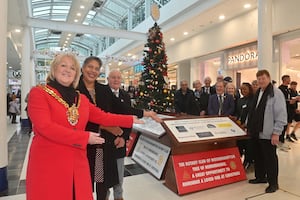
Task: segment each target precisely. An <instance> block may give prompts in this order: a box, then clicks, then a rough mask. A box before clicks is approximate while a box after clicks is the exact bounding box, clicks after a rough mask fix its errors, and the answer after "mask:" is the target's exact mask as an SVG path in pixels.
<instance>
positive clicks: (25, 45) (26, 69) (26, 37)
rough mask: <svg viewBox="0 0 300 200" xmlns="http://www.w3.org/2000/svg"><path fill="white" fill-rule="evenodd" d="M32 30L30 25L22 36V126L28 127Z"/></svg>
mask: <svg viewBox="0 0 300 200" xmlns="http://www.w3.org/2000/svg"><path fill="white" fill-rule="evenodd" d="M30 52H31V49H30V30H29V27H25V28H24V29H23V38H22V58H21V60H22V64H21V71H22V75H21V118H22V121H21V126H22V127H28V119H27V114H26V111H25V108H26V106H27V103H26V102H25V98H26V95H27V94H28V92H29V90H30V88H31V85H30V84H31V71H32V68H33V66H31V61H30Z"/></svg>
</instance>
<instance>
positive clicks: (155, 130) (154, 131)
mask: <svg viewBox="0 0 300 200" xmlns="http://www.w3.org/2000/svg"><path fill="white" fill-rule="evenodd" d="M158 117H159V118H161V119H164V118H174V117H173V116H168V115H158ZM141 120H143V121H144V122H145V123H144V124H133V130H136V131H140V132H142V133H147V134H151V135H153V136H155V137H160V136H162V135H163V134H164V133H165V132H166V131H165V129H164V127H163V126H162V125H161V124H160V123H158V122H156V121H154V120H153V119H152V118H150V117H143V118H141Z"/></svg>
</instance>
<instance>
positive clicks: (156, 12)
mask: <svg viewBox="0 0 300 200" xmlns="http://www.w3.org/2000/svg"><path fill="white" fill-rule="evenodd" d="M151 17H152V19H153V20H154V21H158V20H159V17H160V12H159V7H158V5H157V4H152V6H151Z"/></svg>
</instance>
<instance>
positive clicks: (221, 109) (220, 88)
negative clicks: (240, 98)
mask: <svg viewBox="0 0 300 200" xmlns="http://www.w3.org/2000/svg"><path fill="white" fill-rule="evenodd" d="M234 108H235V104H234V99H233V96H232V95H228V94H225V84H224V81H220V82H217V83H216V94H213V95H210V96H209V100H208V108H207V112H208V115H219V116H221V115H233V114H234Z"/></svg>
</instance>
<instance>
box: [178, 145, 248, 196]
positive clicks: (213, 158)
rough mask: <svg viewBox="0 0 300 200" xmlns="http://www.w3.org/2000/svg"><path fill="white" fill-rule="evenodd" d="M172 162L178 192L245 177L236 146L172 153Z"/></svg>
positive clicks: (191, 190) (190, 190)
mask: <svg viewBox="0 0 300 200" xmlns="http://www.w3.org/2000/svg"><path fill="white" fill-rule="evenodd" d="M172 162H173V166H174V171H175V177H176V184H177V188H178V194H186V193H190V192H195V191H199V190H204V189H208V188H212V187H216V186H220V185H225V184H229V183H234V182H237V181H241V180H245V179H246V174H245V171H244V168H243V165H242V162H241V159H240V155H239V151H238V149H237V148H236V147H235V148H227V149H220V150H214V151H207V152H198V153H192V154H183V155H173V156H172Z"/></svg>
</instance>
